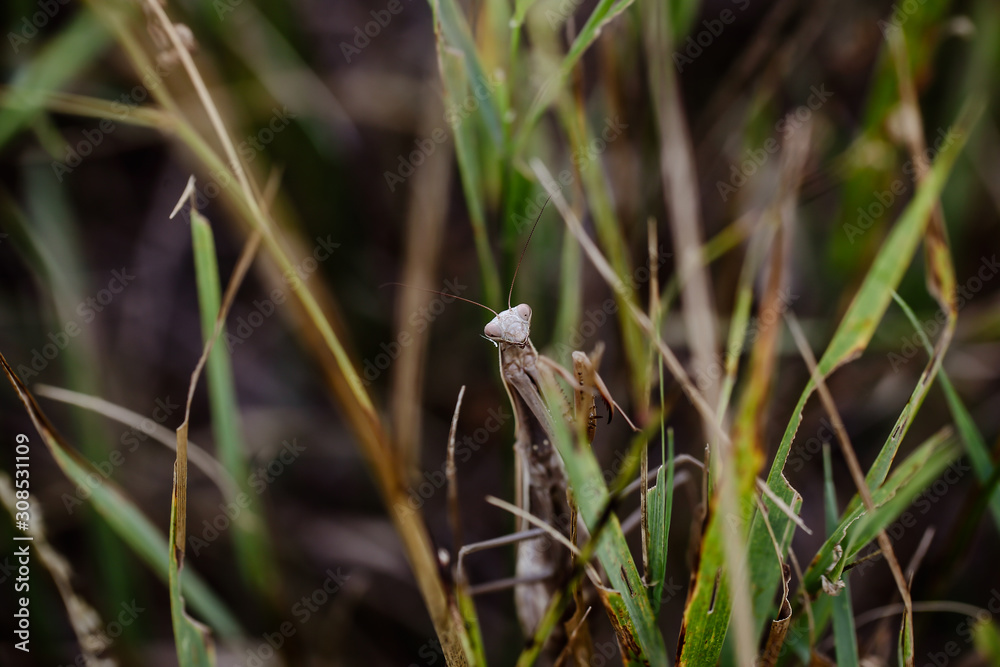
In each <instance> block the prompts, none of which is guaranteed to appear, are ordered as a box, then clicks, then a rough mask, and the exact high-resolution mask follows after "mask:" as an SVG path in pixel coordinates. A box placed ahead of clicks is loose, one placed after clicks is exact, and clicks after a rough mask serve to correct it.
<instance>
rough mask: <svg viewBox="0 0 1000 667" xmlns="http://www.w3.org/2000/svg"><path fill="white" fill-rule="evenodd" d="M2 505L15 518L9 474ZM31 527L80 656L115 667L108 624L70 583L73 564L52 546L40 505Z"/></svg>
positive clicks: (1, 484)
mask: <svg viewBox="0 0 1000 667" xmlns="http://www.w3.org/2000/svg"><path fill="white" fill-rule="evenodd" d="M0 503H2V504H3V505H4V507H6V508H7V510H8V511H9V512H10V514H11V517H12V518H13V516H14V513H15V511H16V503H17V499H16V497H15V495H14V484H13V483H12V481H11V478H10V477H9V476H8V475H7V473H5V472H0ZM30 525H31V528H30V529H29V530H28V533H29V535H30V537H31V548H32V550H33V552H34V555H35V556H36V557H37V558H38V560H39V561H40V562H41V564H42V565H43V566H44V567H45V569H46V570H48V571H49V574H50V575H52V581H53V582H54V583H55V585H56V590H58V591H59V597H61V598H62V600H63V604H64V605H65V606H66V615H67V618H68V619H69V624H70V626H71V627H72V628H73V634H74V635H76V640H77V642H79V644H80V657H81V658H83V660H84V661H85V662H86V664H87V667H115V666H116V665H117V664H118V661H117V660H114V659H112V658H101V657H100V654H101V653H102V652H104V651H105V650H106V649H107V648H108V646H109V645H110V644H111V640H110V639H109V638H108V636H107V635H106V634H105V633H104V631H103V627H104V623H103V622H102V621H101V616H100V614H98V613H97V611H96V610H94V608H93V607H92V606H91V605H90V603H88V602H87V601H86V600H85V599H83V597H81V596H80V595H79V594H78V593H77V592H76V591H75V590H74V589H73V584H72V582H71V581H70V579H71V577H72V574H73V570H72V568H71V567H70V564H69V561H68V560H66V558H65V557H64V556H63V555H62V554H61V553H59V552H58V551H56V549H55V548H54V547H53V546H52V545H51V544H50V543H49V540H48V537H47V536H46V531H45V520H44V516H43V515H42V510H41V505H40V503H35V504H34V505H33V506H32V509H31V524H30ZM15 539H17V538H15Z"/></svg>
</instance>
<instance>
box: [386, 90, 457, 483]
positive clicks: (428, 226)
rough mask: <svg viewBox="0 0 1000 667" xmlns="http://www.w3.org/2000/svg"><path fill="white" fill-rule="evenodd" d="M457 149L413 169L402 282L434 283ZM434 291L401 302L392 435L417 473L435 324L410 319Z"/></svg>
mask: <svg viewBox="0 0 1000 667" xmlns="http://www.w3.org/2000/svg"><path fill="white" fill-rule="evenodd" d="M426 97H427V99H428V102H427V103H426V105H425V108H424V112H423V114H422V119H421V123H420V125H421V127H420V128H418V129H419V134H418V135H417V136H421V137H429V136H431V134H432V132H434V131H435V128H437V123H439V122H440V118H441V110H440V103H439V101H438V98H437V96H436V95H427V96H426ZM451 164H452V163H451V152H450V151H445V150H438V151H434V152H432V153H431V154H430V155H429V156H428V158H427V161H426V163H425V164H424V165H423V166H422V167H421V168H420V169H418V170H417V171H416V173H415V174H414V175H413V179H412V184H411V187H410V191H409V197H410V199H409V204H408V207H407V213H406V222H405V225H406V258H405V260H404V263H403V274H402V277H401V279H400V281H401V282H403V283H405V284H407V285H412V286H414V287H418V288H422V289H430V288H432V287H433V286H434V279H435V275H436V273H437V266H438V258H439V257H440V254H441V245H442V241H443V239H444V226H445V220H446V219H447V213H448V200H449V192H450V190H451V168H452V167H451ZM430 300H431V295H430V294H429V293H427V292H423V291H421V290H420V289H415V290H411V289H406V288H403V289H402V292H401V293H400V296H399V299H398V301H397V305H396V326H397V327H398V329H399V335H398V336H397V341H401V340H402V333H403V332H406V333H407V335H408V340H409V341H410V342H409V343H408V344H407V345H402V343H400V344H401V346H402V349H401V350H400V354H399V358H397V359H396V361H395V362H394V363H393V368H392V380H391V387H392V390H391V405H390V409H391V413H392V425H393V428H392V437H393V442H394V444H395V447H396V451H397V452H398V454H399V456H400V461H401V463H402V465H403V467H404V471H405V472H406V474H407V475H409V476H410V479H415V476H416V475H418V472H417V469H418V467H419V465H420V433H421V424H422V422H423V419H422V415H423V410H422V409H421V396H423V385H424V371H425V368H426V365H427V358H426V357H427V341H428V340H429V338H430V327H423V328H422V329H420V328H418V329H416V330H411V327H410V324H409V321H410V318H411V317H412V316H413V315H414V313H418V312H420V311H421V309H422V308H426V307H427V305H428V304H429V303H430Z"/></svg>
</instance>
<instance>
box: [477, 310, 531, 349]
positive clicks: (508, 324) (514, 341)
mask: <svg viewBox="0 0 1000 667" xmlns="http://www.w3.org/2000/svg"><path fill="white" fill-rule="evenodd" d="M530 330H531V307H530V306H528V304H526V303H522V304H519V305H517V306H514V307H513V308H508V309H507V310H505V311H503V312H502V313H498V314H497V316H496V317H494V318H493V319H492V320H490V323H489V324H487V325H486V328H485V329H483V335H484V336H486V337H487V338H489V339H490V340H491V341H493V342H494V343H507V344H508V345H517V346H518V347H524V345H525V344H526V343H527V342H528V334H529V332H530Z"/></svg>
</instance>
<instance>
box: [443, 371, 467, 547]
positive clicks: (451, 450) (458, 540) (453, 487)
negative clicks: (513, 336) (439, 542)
mask: <svg viewBox="0 0 1000 667" xmlns="http://www.w3.org/2000/svg"><path fill="white" fill-rule="evenodd" d="M464 396H465V385H464V384H463V385H462V388H461V389H459V390H458V400H456V401H455V414H453V415H452V417H451V429H450V430H449V431H448V462H447V464H446V467H445V472H446V475H447V477H448V521H449V523H451V535H452V541H453V545H452V548H453V551H454V553H455V555H456V556H457V555H458V552H459V550H460V549H461V548H462V544H463V540H462V514H461V512H460V511H459V506H458V475H457V470H456V469H455V432H456V431H458V414H459V412H461V410H462V398H463V397H464Z"/></svg>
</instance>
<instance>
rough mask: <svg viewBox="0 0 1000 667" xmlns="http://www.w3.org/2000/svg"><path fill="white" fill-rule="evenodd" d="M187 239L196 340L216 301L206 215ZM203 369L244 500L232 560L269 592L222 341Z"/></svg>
mask: <svg viewBox="0 0 1000 667" xmlns="http://www.w3.org/2000/svg"><path fill="white" fill-rule="evenodd" d="M191 243H192V246H193V248H194V267H195V277H196V281H197V285H198V305H199V307H200V311H201V332H202V340H203V342H207V341H208V340H209V339H210V338H211V337H212V335H213V333H214V332H215V320H216V318H217V316H218V314H219V309H220V307H221V304H222V290H221V287H220V284H219V266H218V262H217V260H216V254H215V240H214V239H213V236H212V228H211V226H210V225H209V223H208V220H206V219H205V217H204V216H202V215H201V214H200V213H198V211H197V210H194V209H192V210H191ZM220 336H221V338H220V341H225V339H226V338H225V330H223V333H222V334H221V335H220ZM205 374H206V376H207V378H206V379H207V382H208V393H209V408H210V410H211V414H212V433H213V435H214V436H215V446H216V448H217V451H218V456H219V459H220V460H221V462H222V464H223V467H224V468H225V469H226V471H227V472H228V473H229V475H230V476H231V477H232V478H233V479H234V480H236V483H237V485H238V487H239V494H240V495H241V496H243V497H244V498H245V499H247V503H242V502H240V503H239V505H240V507H243V506H244V504H246V507H245V509H244V511H241V512H240V514H239V516H238V517H237V518H236V519H235V521H234V522H233V541H234V544H235V547H236V561H237V565H238V567H239V569H240V572H241V573H242V575H243V577H244V579H246V580H248V581H250V582H252V583H253V585H254V587H256V588H257V590H260V591H263V592H265V593H273V591H274V589H275V583H276V582H275V572H276V571H277V568H275V567H274V565H273V558H272V554H271V548H270V545H269V542H268V540H267V539H266V537H265V533H266V531H265V530H264V525H263V520H262V517H261V515H260V504H259V503H258V502H257V496H258V494H257V493H255V492H254V491H253V489H251V488H250V475H249V470H248V467H247V463H246V450H245V447H244V444H243V443H244V438H243V433H242V430H241V428H240V413H239V406H238V405H237V400H236V385H235V381H234V379H233V366H232V359H231V357H230V352H229V350H228V349H227V347H226V346H225V345H221V344H216V345H214V346H213V347H212V351H211V353H210V354H209V356H208V361H207V363H206V367H205Z"/></svg>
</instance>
